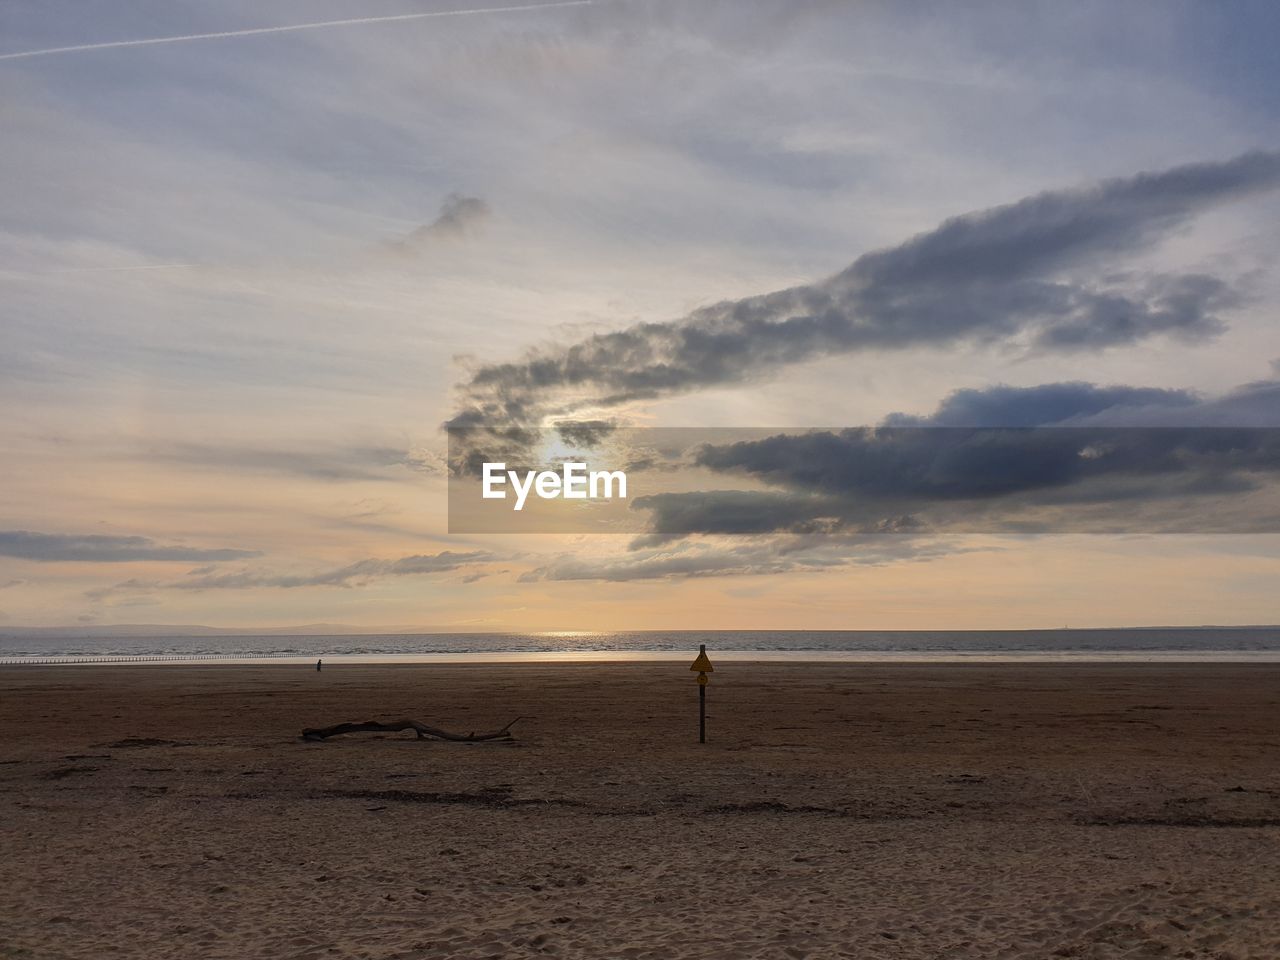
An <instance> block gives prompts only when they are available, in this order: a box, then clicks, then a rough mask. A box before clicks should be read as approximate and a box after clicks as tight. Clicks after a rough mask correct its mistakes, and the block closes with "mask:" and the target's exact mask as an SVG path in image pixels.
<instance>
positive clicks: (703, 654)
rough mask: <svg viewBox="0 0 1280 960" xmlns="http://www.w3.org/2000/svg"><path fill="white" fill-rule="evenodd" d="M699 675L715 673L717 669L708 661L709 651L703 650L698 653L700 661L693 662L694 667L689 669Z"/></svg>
mask: <svg viewBox="0 0 1280 960" xmlns="http://www.w3.org/2000/svg"><path fill="white" fill-rule="evenodd" d="M689 669H690V670H693V671H695V672H697V673H714V672H715V667H713V666H711V661H710V660H708V659H707V651H705V650H702V651H700V652H699V653H698V659H697V660H695V661H693V666H692V667H690V668H689Z"/></svg>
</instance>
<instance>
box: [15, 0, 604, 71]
mask: <svg viewBox="0 0 1280 960" xmlns="http://www.w3.org/2000/svg"><path fill="white" fill-rule="evenodd" d="M595 2H596V0H554V2H552V3H526V4H520V5H518V6H510V7H473V8H471V9H466V10H430V11H427V12H425V13H400V14H395V15H393V16H388V17H352V18H351V19H349V20H318V21H316V22H314V23H292V24H286V25H285V26H281V27H253V28H251V29H248V30H223V31H221V32H219V33H188V34H184V35H183V36H180V37H151V38H149V39H146V40H115V41H112V42H111V43H79V44H76V45H75V46H71V47H47V48H46V49H44V50H21V51H19V52H17V53H0V60H17V59H20V58H22V57H47V56H51V55H52V54H55V53H80V52H82V51H85V50H111V49H114V48H116V47H147V46H151V45H152V44H156V43H182V42H185V41H187V40H221V39H223V38H226V37H252V36H257V35H258V34H263V33H288V32H290V31H293V30H320V29H322V28H324V27H348V26H355V25H357V24H362V23H390V22H392V21H395V20H425V19H428V18H430V17H468V16H472V15H475V14H482V13H516V12H518V11H521V10H550V9H552V8H553V7H588V6H591V5H592V4H593V3H595Z"/></svg>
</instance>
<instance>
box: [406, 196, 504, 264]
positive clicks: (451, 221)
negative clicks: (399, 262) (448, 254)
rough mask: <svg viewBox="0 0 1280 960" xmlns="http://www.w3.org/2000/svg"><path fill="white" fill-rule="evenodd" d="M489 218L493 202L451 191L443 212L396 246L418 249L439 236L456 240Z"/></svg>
mask: <svg viewBox="0 0 1280 960" xmlns="http://www.w3.org/2000/svg"><path fill="white" fill-rule="evenodd" d="M487 219H489V205H488V204H487V203H485V202H484V201H483V200H481V199H480V198H479V197H464V196H463V195H462V194H458V193H451V194H449V196H447V197H445V200H444V203H443V204H441V205H440V214H439V216H437V217H436V218H435V220H433V221H431V223H428V224H426V225H425V226H421V227H419V228H418V229H417V230H414V231H413V232H412V233H410V234H409V235H408V236H407V237H404V238H403V239H401V240H398V241H396V242H395V243H394V244H393V245H392V246H393V247H394V248H395V249H397V250H400V251H403V252H408V251H412V250H417V249H419V248H421V247H422V246H423V245H425V244H428V243H431V242H434V241H438V240H456V239H459V238H461V237H465V236H467V235H468V234H469V233H471V232H473V231H474V230H475V229H476V228H477V227H479V226H480V224H482V223H483V222H484V221H485V220H487Z"/></svg>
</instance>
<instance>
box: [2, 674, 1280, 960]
mask: <svg viewBox="0 0 1280 960" xmlns="http://www.w3.org/2000/svg"><path fill="white" fill-rule="evenodd" d="M711 653H712V656H713V659H714V650H713V651H711ZM707 702H708V721H707V732H708V742H707V743H705V744H699V743H698V742H697V720H698V715H697V684H696V682H695V678H694V676H693V675H692V674H691V673H690V672H689V671H688V664H687V662H679V663H675V662H673V663H653V662H642V663H616V662H615V663H569V664H565V663H560V664H544V663H522V664H509V665H508V664H492V663H486V664H395V665H350V664H326V665H325V669H324V670H323V671H322V672H317V671H316V670H315V668H314V666H297V665H288V666H261V665H220V664H200V665H194V666H173V665H160V666H110V667H105V666H98V667H92V666H71V667H68V666H62V667H37V666H22V667H6V668H3V669H0V805H2V809H3V810H4V818H3V859H2V860H0V957H4V958H9V957H24V958H64V957H65V958H79V957H103V956H112V957H131V958H132V957H138V958H153V957H211V958H227V960H231V958H251V957H263V958H266V957H272V958H283V957H289V958H299V960H302V958H310V960H319V958H330V957H361V958H400V960H417V958H482V957H526V956H529V957H532V956H559V957H574V958H578V957H580V958H604V957H628V958H694V957H697V958H753V957H761V958H766V957H768V958H772V957H778V958H787V957H791V958H800V957H812V958H826V957H857V958H911V960H915V958H942V957H960V958H969V957H972V958H1004V957H1025V958H1052V957H1070V958H1112V957H1114V958H1121V957H1125V958H1129V957H1133V958H1138V957H1141V958H1145V957H1152V958H1154V957H1185V958H1205V960H1210V958H1212V960H1227V958H1271V960H1274V958H1275V957H1278V956H1280V869H1277V868H1278V867H1280V764H1278V763H1277V757H1278V756H1280V664H1267V663H1257V664H1173V663H1163V664H1082V663H1076V664H1050V663H1037V664H955V663H947V664H929V663H919V664H866V663H861V664H852V663H830V664H827V663H821V664H820V663H776V662H770V663H751V662H734V663H722V664H720V665H718V668H717V670H716V672H715V673H713V674H712V677H711V682H710V685H709V687H708V694H707ZM515 717H520V719H519V720H518V721H517V722H516V723H515V724H514V726H513V728H512V730H513V733H514V735H515V739H514V740H512V741H510V742H503V741H494V742H482V743H449V742H439V741H429V740H417V739H415V738H414V736H413V734H412V733H399V734H391V733H358V734H351V735H346V736H341V737H336V738H333V739H330V740H326V741H323V742H307V741H304V740H302V739H301V737H300V734H301V731H302V729H303V728H306V727H317V726H326V725H330V724H336V723H339V722H342V721H361V720H370V719H377V720H396V719H400V718H413V719H417V720H421V721H423V722H425V723H428V724H433V725H436V726H439V727H443V728H446V729H449V730H453V731H457V732H462V733H467V732H471V731H476V732H481V731H488V730H493V729H497V728H501V727H502V726H504V725H505V724H507V723H508V722H509V721H511V720H512V719H513V718H515Z"/></svg>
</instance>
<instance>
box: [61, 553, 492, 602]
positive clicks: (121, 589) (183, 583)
mask: <svg viewBox="0 0 1280 960" xmlns="http://www.w3.org/2000/svg"><path fill="white" fill-rule="evenodd" d="M493 559H494V556H493V554H491V553H489V552H488V551H485V550H469V551H457V550H445V551H442V552H440V553H434V554H414V555H412V556H407V557H400V558H399V559H396V560H384V559H379V558H369V559H366V560H357V561H356V562H355V563H349V564H346V565H344V566H341V567H333V568H329V569H326V570H319V571H316V572H314V573H307V574H282V573H273V572H271V571H266V570H236V571H229V572H226V573H219V572H216V571H213V570H210V569H208V568H205V567H200V568H197V569H195V570H192V571H191V572H190V573H189V574H188V575H187V576H186V577H182V578H179V579H176V580H163V581H162V580H140V579H136V578H135V579H130V580H125V581H122V582H120V583H117V584H114V585H112V586H109V587H103V588H99V589H95V590H90V591H87V592H86V593H85V596H86V597H88V598H89V599H90V600H103V599H106V598H107V597H110V596H113V595H116V594H120V593H138V592H147V591H157V590H185V591H197V592H198V591H204V590H252V589H260V588H277V589H285V590H289V589H296V588H299V587H359V586H364V585H366V584H369V583H372V582H373V581H375V580H379V579H382V578H384V577H409V576H428V575H431V574H439V573H450V572H452V571H455V570H461V569H463V568H468V567H473V566H476V565H478V564H482V563H488V562H490V561H492V560H493ZM473 579H478V577H476V576H475V575H474V574H472V575H471V576H470V577H469V580H473Z"/></svg>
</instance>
